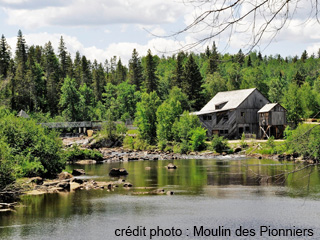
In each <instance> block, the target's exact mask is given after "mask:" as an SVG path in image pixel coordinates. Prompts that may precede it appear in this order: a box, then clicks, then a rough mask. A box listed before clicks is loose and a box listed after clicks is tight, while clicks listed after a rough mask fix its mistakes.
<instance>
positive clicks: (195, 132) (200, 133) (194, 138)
mask: <svg viewBox="0 0 320 240" xmlns="http://www.w3.org/2000/svg"><path fill="white" fill-rule="evenodd" d="M190 135H191V138H190V148H191V150H192V151H201V150H203V149H205V148H206V144H205V140H206V137H207V136H206V130H205V129H204V128H202V127H197V128H196V129H192V130H191V134H190Z"/></svg>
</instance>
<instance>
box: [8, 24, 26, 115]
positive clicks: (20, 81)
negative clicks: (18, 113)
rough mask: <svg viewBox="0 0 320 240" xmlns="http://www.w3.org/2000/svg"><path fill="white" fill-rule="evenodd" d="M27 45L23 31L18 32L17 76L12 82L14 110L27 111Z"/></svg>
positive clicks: (12, 105)
mask: <svg viewBox="0 0 320 240" xmlns="http://www.w3.org/2000/svg"><path fill="white" fill-rule="evenodd" d="M26 63H27V45H26V41H25V39H24V37H23V35H22V32H21V30H19V31H18V38H17V47H16V52H15V66H16V69H15V76H14V79H13V81H12V82H11V86H12V88H11V94H12V98H11V107H12V109H14V110H20V109H27V107H28V106H27V102H29V101H28V96H27V95H28V91H27V90H26V82H25V75H26Z"/></svg>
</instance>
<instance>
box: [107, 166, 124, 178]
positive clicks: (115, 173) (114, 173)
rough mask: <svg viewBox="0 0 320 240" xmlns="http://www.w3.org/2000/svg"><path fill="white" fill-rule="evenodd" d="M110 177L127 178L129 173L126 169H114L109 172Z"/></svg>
mask: <svg viewBox="0 0 320 240" xmlns="http://www.w3.org/2000/svg"><path fill="white" fill-rule="evenodd" d="M109 175H110V176H112V177H117V176H126V175H128V172H127V170H126V169H125V168H112V169H111V170H110V172H109Z"/></svg>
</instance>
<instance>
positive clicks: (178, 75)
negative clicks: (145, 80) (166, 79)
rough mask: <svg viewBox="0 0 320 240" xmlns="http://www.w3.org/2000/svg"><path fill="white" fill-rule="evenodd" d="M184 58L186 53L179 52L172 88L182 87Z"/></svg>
mask: <svg viewBox="0 0 320 240" xmlns="http://www.w3.org/2000/svg"><path fill="white" fill-rule="evenodd" d="M184 58H185V54H184V52H179V53H178V56H177V61H176V67H175V69H174V72H173V77H172V82H171V87H174V86H177V87H178V88H181V87H182V82H183V61H184Z"/></svg>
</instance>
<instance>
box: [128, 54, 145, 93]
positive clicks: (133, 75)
mask: <svg viewBox="0 0 320 240" xmlns="http://www.w3.org/2000/svg"><path fill="white" fill-rule="evenodd" d="M142 71H143V68H142V64H141V59H140V57H139V55H138V52H137V50H136V49H133V52H132V57H131V59H130V60H129V82H130V83H131V84H134V85H136V89H137V90H140V87H141V82H142V80H143V74H142Z"/></svg>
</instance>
